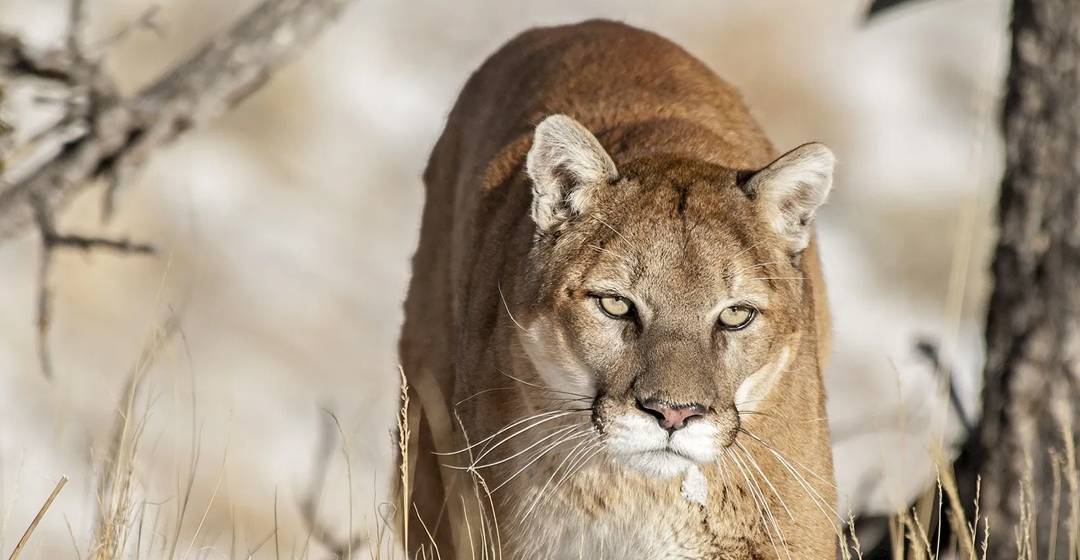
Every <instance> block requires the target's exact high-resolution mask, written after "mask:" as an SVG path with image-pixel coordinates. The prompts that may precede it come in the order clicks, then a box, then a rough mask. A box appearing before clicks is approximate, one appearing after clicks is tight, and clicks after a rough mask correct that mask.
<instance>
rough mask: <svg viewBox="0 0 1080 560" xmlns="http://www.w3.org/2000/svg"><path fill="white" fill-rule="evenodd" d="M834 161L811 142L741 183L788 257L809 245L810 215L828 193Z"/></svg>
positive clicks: (811, 217)
mask: <svg viewBox="0 0 1080 560" xmlns="http://www.w3.org/2000/svg"><path fill="white" fill-rule="evenodd" d="M835 164H836V157H835V156H833V153H832V151H831V150H829V148H827V147H825V145H824V144H820V143H817V142H811V143H809V144H803V145H802V146H799V147H798V148H795V149H794V150H791V151H790V152H788V153H786V154H784V155H782V156H780V157H779V158H778V159H777V160H776V161H774V162H772V163H770V164H769V165H768V166H766V167H765V168H764V169H762V170H761V171H758V172H757V173H754V174H753V175H752V176H751V177H750V178H749V179H748V180H746V182H745V183H743V189H744V190H745V191H746V194H747V195H749V196H750V197H751V198H752V199H754V200H755V201H756V202H757V205H758V209H759V212H761V215H762V216H763V217H764V218H765V220H766V222H767V223H768V224H769V226H770V227H772V229H773V230H774V231H776V233H778V234H780V235H781V236H782V237H783V238H784V239H786V240H787V242H788V248H789V250H790V251H791V253H792V254H797V253H799V252H801V251H802V250H803V249H806V246H807V245H808V244H809V243H810V228H811V224H813V221H814V213H815V212H817V209H818V207H819V206H821V204H822V203H823V202H825V198H826V197H827V196H829V191H830V190H831V189H832V176H833V167H834V166H835Z"/></svg>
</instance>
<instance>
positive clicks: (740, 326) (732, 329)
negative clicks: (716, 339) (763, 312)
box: [716, 303, 758, 332]
mask: <svg viewBox="0 0 1080 560" xmlns="http://www.w3.org/2000/svg"><path fill="white" fill-rule="evenodd" d="M728 309H745V310H746V311H749V312H750V314H749V315H747V316H746V319H745V320H744V321H743V322H741V323H739V324H738V325H728V324H725V323H724V322H723V321H722V320H720V317H719V316H717V318H716V324H717V326H719V327H720V329H721V330H724V331H728V332H735V331H741V330H743V329H745V328H746V327H749V326H750V323H753V322H754V319H756V318H757V316H758V308H756V307H754V306H753V305H750V304H747V303H736V304H735V305H729V306H727V307H725V308H724V310H723V311H721V312H720V313H723V312H724V311H727V310H728Z"/></svg>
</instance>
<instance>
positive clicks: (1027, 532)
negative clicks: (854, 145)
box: [957, 0, 1080, 560]
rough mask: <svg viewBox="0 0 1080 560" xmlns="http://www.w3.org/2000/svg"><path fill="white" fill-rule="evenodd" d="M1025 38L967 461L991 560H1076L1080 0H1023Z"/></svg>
mask: <svg viewBox="0 0 1080 560" xmlns="http://www.w3.org/2000/svg"><path fill="white" fill-rule="evenodd" d="M1012 37H1013V45H1012V52H1011V57H1010V58H1011V60H1010V63H1011V67H1010V70H1009V74H1008V78H1007V83H1006V88H1007V90H1006V97H1005V103H1004V113H1003V125H1004V138H1005V147H1006V167H1005V176H1004V179H1003V181H1002V184H1001V199H1000V202H999V207H998V220H999V224H1000V230H999V235H1000V238H999V240H998V245H997V250H996V253H995V255H994V261H993V276H994V289H993V294H992V296H991V300H990V306H989V311H988V316H987V330H986V345H987V348H986V350H987V356H986V369H985V372H984V375H985V388H984V390H983V418H982V421H981V422H980V424H979V426H978V427H977V429H976V432H975V434H974V435H973V437H972V440H971V442H970V443H969V445H968V447H967V449H966V450H965V453H964V455H963V457H962V458H961V460H960V461H959V463H958V465H957V469H958V474H959V475H960V486H961V488H962V490H964V491H965V492H968V493H969V498H973V496H974V488H975V476H976V475H978V474H981V475H982V499H981V506H982V508H981V511H980V515H981V516H988V517H989V519H990V526H991V547H990V548H991V553H990V557H991V558H994V559H999V558H1000V559H1006V558H1007V559H1009V560H1015V559H1016V558H1018V557H1019V558H1031V557H1038V558H1069V559H1070V560H1073V559H1075V558H1076V551H1075V546H1076V544H1075V543H1074V542H1072V541H1073V540H1074V537H1075V535H1076V522H1077V519H1076V513H1075V507H1076V504H1075V501H1074V500H1075V496H1076V489H1075V488H1071V489H1070V488H1069V484H1070V481H1073V482H1074V483H1075V477H1076V471H1075V462H1072V464H1070V465H1066V464H1065V463H1066V462H1067V461H1066V459H1065V457H1066V455H1068V454H1069V452H1068V450H1069V449H1072V448H1073V446H1074V445H1075V443H1076V431H1075V429H1074V428H1073V425H1074V424H1075V422H1074V421H1073V418H1074V414H1075V409H1076V408H1077V407H1078V406H1080V1H1077V0H1016V1H1015V2H1014V6H1013V20H1012ZM1049 450H1057V451H1056V454H1055V455H1052V454H1051V453H1050V452H1049ZM1055 471H1057V472H1055ZM1022 487H1023V489H1022ZM1059 487H1060V488H1061V490H1062V492H1061V493H1060V494H1058V495H1057V497H1055V491H1054V490H1055V488H1059ZM1070 490H1071V491H1070ZM1022 496H1026V498H1025V499H1022ZM1025 501H1026V502H1027V503H1030V504H1031V505H1032V506H1033V507H1032V509H1031V510H1030V513H1031V514H1033V517H1032V516H1031V515H1025V512H1024V511H1023V508H1022V506H1021V503H1022V502H1025ZM1055 509H1056V510H1057V511H1056V513H1055ZM1032 520H1034V521H1032ZM1055 520H1056V521H1057V522H1058V523H1057V527H1056V528H1055V527H1052V525H1053V522H1054V521H1055ZM1033 526H1036V527H1037V529H1035V530H1032V527H1033ZM1014 527H1018V528H1019V529H1020V531H1021V538H1020V541H1021V542H1020V544H1019V545H1018V543H1017V539H1016V538H1015V536H1014V533H1013V528H1014ZM1070 535H1072V536H1070ZM1028 539H1030V541H1031V544H1030V546H1029V545H1026V544H1024V541H1025V540H1028ZM1052 540H1053V541H1054V542H1051V541H1052ZM1018 546H1019V548H1020V549H1021V550H1019V551H1018V550H1017V548H1018ZM1024 548H1028V549H1029V550H1028V551H1025V550H1023V549H1024ZM1029 552H1037V554H1035V556H1032V555H1031V554H1029Z"/></svg>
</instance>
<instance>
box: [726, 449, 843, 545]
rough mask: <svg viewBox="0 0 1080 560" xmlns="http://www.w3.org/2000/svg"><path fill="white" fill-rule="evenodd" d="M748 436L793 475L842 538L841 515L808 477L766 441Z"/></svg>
mask: <svg viewBox="0 0 1080 560" xmlns="http://www.w3.org/2000/svg"><path fill="white" fill-rule="evenodd" d="M747 435H749V436H750V437H751V438H755V441H758V443H760V444H761V445H762V446H763V447H765V449H766V450H768V451H769V452H770V453H772V454H773V456H775V457H776V460H777V461H779V462H780V464H781V465H782V466H783V467H784V468H785V469H786V470H787V471H788V472H789V473H791V475H792V477H793V478H794V479H795V482H797V483H798V484H799V486H800V487H802V489H803V491H804V492H806V495H807V496H809V497H810V501H811V502H813V503H814V505H815V506H816V507H817V508H818V511H820V512H821V514H822V515H823V516H824V517H825V518H826V519H828V520H829V522H830V524H831V525H832V526H833V531H834V532H836V534H837V536H838V537H840V529H839V528H838V527H837V523H838V522H839V523H843V519H842V518H841V517H840V514H839V513H838V512H837V511H836V509H835V508H833V506H832V504H830V503H829V502H828V500H826V499H825V498H824V497H822V496H821V493H820V492H818V491H817V490H816V489H814V487H813V485H811V484H810V482H809V481H808V480H806V477H804V476H803V475H802V474H800V473H799V472H798V471H796V470H795V468H794V467H793V466H792V465H791V464H790V463H789V460H788V459H787V458H785V457H784V456H783V454H782V453H780V452H779V451H777V450H776V449H773V448H772V447H771V446H769V445H768V444H766V443H765V442H764V441H761V440H760V438H757V437H756V436H754V435H753V434H750V433H747ZM823 506H824V507H823ZM826 508H828V510H829V511H825V510H826ZM830 511H831V512H832V515H829V512H830Z"/></svg>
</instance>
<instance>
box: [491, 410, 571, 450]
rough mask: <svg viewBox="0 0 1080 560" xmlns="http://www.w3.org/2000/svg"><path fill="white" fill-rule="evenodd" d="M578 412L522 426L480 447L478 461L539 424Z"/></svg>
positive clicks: (566, 413) (569, 412)
mask: <svg viewBox="0 0 1080 560" xmlns="http://www.w3.org/2000/svg"><path fill="white" fill-rule="evenodd" d="M577 412H581V411H568V412H565V413H564V414H558V415H555V416H550V417H547V418H544V419H543V420H540V421H538V422H536V423H535V424H531V425H529V426H526V427H524V428H522V429H520V430H518V431H516V432H514V433H512V434H510V435H508V436H506V437H504V438H502V439H501V440H499V441H498V442H496V443H493V444H490V445H485V446H484V447H483V448H481V449H480V454H479V455H478V456H477V457H476V462H479V461H480V460H482V459H483V458H484V457H487V456H488V455H490V454H491V452H493V451H495V450H496V449H498V448H499V447H501V446H502V445H504V444H506V442H508V441H510V440H512V439H514V438H516V437H518V436H520V435H521V434H524V433H525V432H528V431H529V430H532V429H534V428H536V427H537V426H540V425H542V424H545V423H547V422H550V421H552V420H558V419H559V418H563V417H565V416H569V415H571V414H575V413H577Z"/></svg>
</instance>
